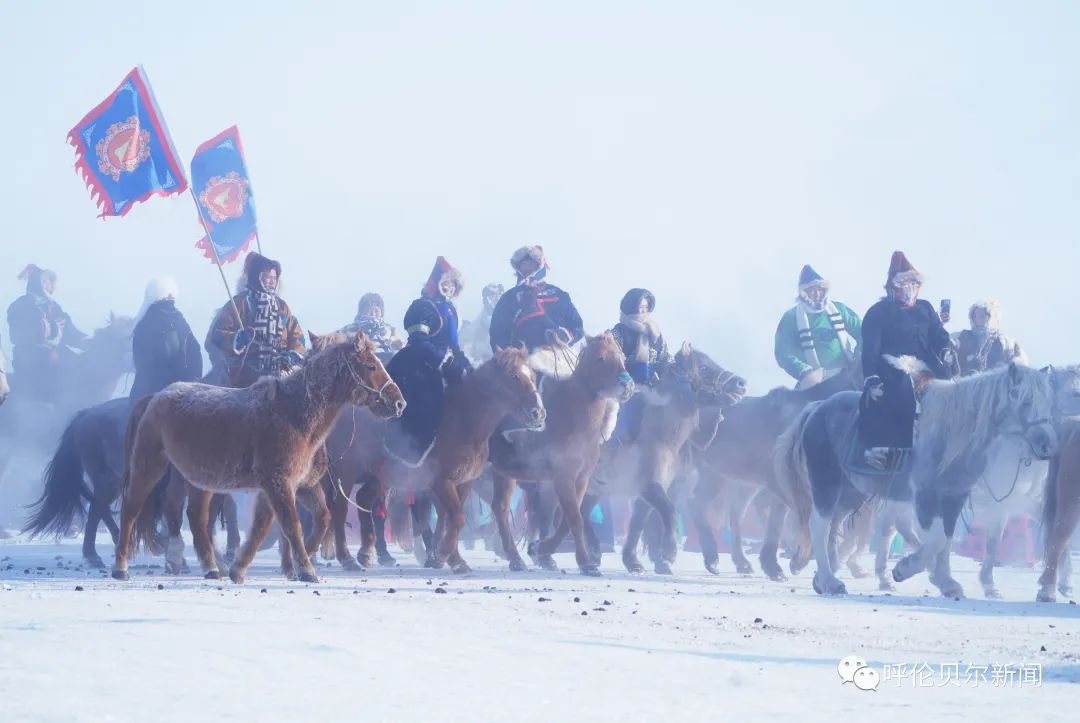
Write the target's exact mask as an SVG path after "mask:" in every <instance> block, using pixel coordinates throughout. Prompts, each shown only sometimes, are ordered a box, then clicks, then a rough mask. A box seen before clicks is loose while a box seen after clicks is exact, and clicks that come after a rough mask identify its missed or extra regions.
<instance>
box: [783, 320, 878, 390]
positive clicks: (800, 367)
mask: <svg viewBox="0 0 1080 723" xmlns="http://www.w3.org/2000/svg"><path fill="white" fill-rule="evenodd" d="M861 344H862V320H861V319H860V318H859V316H858V314H856V313H855V312H853V311H852V310H851V309H849V308H848V307H846V306H844V305H843V304H841V303H840V302H833V301H830V302H829V303H828V304H827V305H826V306H825V309H824V310H823V311H820V312H813V311H810V310H809V309H807V308H806V306H805V304H803V303H802V302H801V301H800V302H799V303H798V304H796V305H795V306H794V307H792V308H791V309H788V311H787V313H785V314H784V316H783V317H781V319H780V323H779V324H778V325H777V327H776V340H775V355H776V363H777V364H779V365H780V367H781V368H782V369H783V370H784V371H786V372H787V373H788V374H790V375H791V376H792V377H793V378H795V379H799V378H800V377H802V375H803V374H805V373H806V372H808V371H811V370H813V369H825V370H826V371H833V370H843V369H846V368H848V367H850V366H851V365H852V364H853V363H854V362H855V360H856V359H858V358H859V356H858V355H859V346H860V345H861Z"/></svg>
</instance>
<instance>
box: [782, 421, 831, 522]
mask: <svg viewBox="0 0 1080 723" xmlns="http://www.w3.org/2000/svg"><path fill="white" fill-rule="evenodd" d="M819 404H820V403H813V404H808V405H807V406H806V407H805V408H804V409H803V410H802V411H801V412H800V413H799V416H798V417H796V418H795V419H794V420H793V421H792V422H791V424H789V425H788V426H787V429H785V430H784V433H783V434H781V435H780V437H779V439H777V440H776V446H775V447H773V485H772V491H773V492H775V493H776V495H777V496H778V497H780V499H781V500H783V501H784V503H785V504H786V505H787V506H788V507H790V508H791V509H792V510H794V511H795V514H796V515H798V520H799V523H800V524H806V523H807V522H808V521H809V519H810V512H811V511H812V507H813V500H812V499H811V495H810V471H809V468H808V466H807V463H806V448H805V447H804V445H803V432H804V431H805V430H806V425H807V422H808V421H809V419H810V415H811V414H812V413H813V411H814V410H815V409H817V407H818V406H819Z"/></svg>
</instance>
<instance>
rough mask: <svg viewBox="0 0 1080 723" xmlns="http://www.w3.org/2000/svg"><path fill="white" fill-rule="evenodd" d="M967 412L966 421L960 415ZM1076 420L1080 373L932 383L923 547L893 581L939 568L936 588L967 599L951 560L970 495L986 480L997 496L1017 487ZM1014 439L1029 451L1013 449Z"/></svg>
mask: <svg viewBox="0 0 1080 723" xmlns="http://www.w3.org/2000/svg"><path fill="white" fill-rule="evenodd" d="M915 373H917V372H915ZM968 379H970V380H972V381H970V382H967V380H968ZM1000 379H1006V380H1008V381H1007V382H1004V383H1003V382H1001V381H998V380H1000ZM965 382H967V383H965ZM995 382H996V383H995ZM965 407H966V408H967V409H968V412H969V416H968V417H967V418H962V417H960V416H959V415H958V414H957V413H956V411H954V410H956V409H957V408H965ZM1077 415H1080V367H1069V368H1066V369H1054V368H1053V367H1046V368H1044V369H1041V370H1034V369H1029V368H1027V367H1023V366H1020V365H1017V364H1015V363H1014V364H1011V365H1009V366H1008V367H1001V368H999V369H996V370H993V371H989V372H984V373H983V374H978V375H975V376H974V377H968V378H965V379H962V380H960V381H958V382H956V383H955V384H942V383H931V384H930V385H929V387H928V388H927V390H926V392H924V394H923V401H922V413H921V415H920V419H919V434H918V436H917V439H916V442H915V454H914V460H913V465H914V466H913V469H912V476H911V479H912V482H913V488H914V492H915V515H916V518H917V519H918V521H919V526H920V528H921V529H922V530H923V531H924V534H923V535H922V538H923V544H922V545H921V546H920V547H919V549H918V550H916V551H915V552H913V553H911V554H910V555H908V556H907V557H905V558H904V559H902V560H901V561H900V562H899V563H897V565H896V567H895V568H893V579H894V580H896V581H897V582H903V581H904V580H906V579H908V578H910V577H911V576H912V575H915V574H917V573H919V572H921V571H922V570H925V569H927V568H928V567H929V566H930V565H931V564H933V565H934V569H933V572H932V574H931V577H930V581H931V582H932V583H933V584H934V585H935V586H936V587H937V588H938V589H939V590H940V591H941V594H942V595H944V596H947V597H963V595H964V590H963V588H962V587H961V586H960V583H959V582H957V581H956V580H955V579H954V578H953V577H952V574H951V571H950V567H949V563H950V560H949V553H950V548H951V545H952V536H953V531H954V530H955V527H956V520H957V517H959V514H960V511H961V509H962V507H963V505H964V503H965V501H966V500H967V498H968V495H969V494H970V492H971V489H972V488H973V487H974V486H975V484H977V482H978V480H979V479H980V477H982V478H987V479H993V480H996V482H995V483H992V484H993V486H994V487H995V488H997V487H999V486H1000V485H1001V484H1002V483H1003V482H1007V481H1008V479H1009V478H1010V477H1011V478H1012V479H1016V476H1017V474H1018V470H1019V469H1020V468H1021V467H1022V465H1023V462H1024V460H1025V459H1030V460H1036V459H1037V460H1049V459H1051V458H1052V457H1054V456H1055V455H1056V454H1057V452H1058V448H1059V446H1060V442H1059V435H1058V431H1057V430H1058V426H1059V425H1060V424H1061V423H1062V420H1064V419H1067V418H1073V417H1075V416H1077ZM1009 439H1022V440H1023V441H1024V444H1022V445H1013V446H1008V443H1007V440H1009ZM927 532H928V533H929V536H927V534H926V533H927Z"/></svg>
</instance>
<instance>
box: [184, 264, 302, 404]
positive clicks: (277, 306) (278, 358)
mask: <svg viewBox="0 0 1080 723" xmlns="http://www.w3.org/2000/svg"><path fill="white" fill-rule="evenodd" d="M280 280H281V264H280V263H278V262H277V261H274V260H273V259H268V258H266V257H265V256H263V255H262V254H258V253H255V252H254V251H253V252H251V253H249V254H248V255H247V258H245V259H244V272H243V275H242V276H241V279H240V284H239V291H240V293H238V294H237V295H236V296H234V297H233V299H232V302H230V303H228V304H226V305H225V306H223V307H221V309H219V310H218V312H217V315H216V316H215V318H214V322H213V323H212V324H211V325H210V333H209V334H208V335H207V337H206V344H205V346H206V350H207V352H208V353H209V354H210V357H211V359H213V358H215V357H216V358H220V359H221V360H222V361H223V363H224V364H225V371H226V374H227V377H228V380H229V384H230V385H231V386H234V387H248V386H251V385H252V384H254V383H255V382H256V381H257V380H258V379H259V377H262V376H266V375H274V374H283V373H286V372H288V371H289V370H290V369H292V368H293V367H295V366H298V365H299V364H300V363H301V361H302V360H303V356H304V351H305V348H304V330H303V329H302V328H301V327H300V322H298V321H297V320H296V317H295V316H293V314H292V312H291V311H290V310H289V305H288V304H286V303H285V300H284V299H282V298H280V297H278V294H277V291H278V283H279V281H280ZM234 305H235V309H234ZM237 312H239V314H240V318H239V319H238V318H237Z"/></svg>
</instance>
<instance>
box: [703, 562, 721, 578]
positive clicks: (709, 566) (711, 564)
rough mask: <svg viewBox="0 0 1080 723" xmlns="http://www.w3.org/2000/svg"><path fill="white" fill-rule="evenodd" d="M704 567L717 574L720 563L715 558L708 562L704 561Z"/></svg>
mask: <svg viewBox="0 0 1080 723" xmlns="http://www.w3.org/2000/svg"><path fill="white" fill-rule="evenodd" d="M705 569H706V570H708V571H709V572H710V573H712V574H713V575H719V574H720V563H719V562H718V561H716V560H710V561H709V562H706V563H705Z"/></svg>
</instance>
